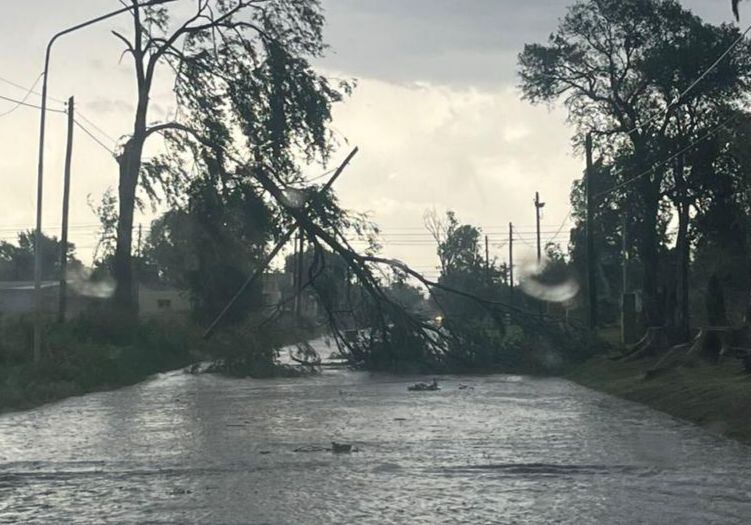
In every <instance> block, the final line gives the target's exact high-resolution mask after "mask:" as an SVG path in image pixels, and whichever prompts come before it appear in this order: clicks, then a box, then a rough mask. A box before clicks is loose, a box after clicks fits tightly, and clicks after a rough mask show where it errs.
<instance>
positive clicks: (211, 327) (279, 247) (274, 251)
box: [203, 147, 359, 339]
mask: <svg viewBox="0 0 751 525" xmlns="http://www.w3.org/2000/svg"><path fill="white" fill-rule="evenodd" d="M358 151H359V148H357V147H356V148H355V149H353V150H352V152H351V153H350V154H349V155H347V158H346V159H344V162H342V164H341V165H340V166H339V167H338V168H337V169H336V171H335V172H334V174H333V175H332V176H331V178H330V179H329V181H328V182H327V183H326V184H324V185H323V187H322V188H321V189H320V190H319V193H318V194H319V195H321V193H323V192H326V191H328V190H329V189H330V188H331V186H333V185H334V182H336V179H338V178H339V175H341V174H342V172H343V171H344V168H346V167H347V165H348V164H349V162H350V161H351V160H352V159H353V158H354V156H355V155H357V152H358ZM294 234H295V228H290V229H289V230H287V233H285V234H284V235H283V236H282V238H281V239H279V241H278V242H277V243H276V246H274V248H273V249H272V250H271V252H269V254H268V255H267V256H266V258H265V259H264V260H263V261H262V262H261V264H260V265H259V266H258V268H257V269H256V270H255V271H254V272H253V273H251V274H250V277H248V279H247V280H246V281H245V282H244V283H243V285H242V286H241V287H240V289H239V290H237V292H236V293H235V295H233V296H232V299H230V301H229V302H228V303H227V305H226V306H225V307H224V308H223V309H222V311H221V312H219V315H218V316H217V317H216V319H214V321H212V323H211V324H210V325H209V327H208V328H207V329H206V332H204V334H203V338H204V339H208V338H209V337H211V334H213V333H214V330H216V327H217V326H219V323H220V322H221V321H222V319H223V318H224V316H225V315H227V312H229V311H230V310H231V309H232V307H233V306H234V305H235V303H237V301H238V299H240V297H242V296H243V294H244V293H245V291H246V290H247V289H248V288H249V287H250V285H251V284H253V283H254V282H256V281H257V280H258V279H259V278H260V277H261V275H262V273H263V272H264V271H265V270H266V268H267V267H268V265H269V264H271V261H273V260H274V257H276V256H277V255H278V254H279V252H280V251H281V250H282V248H284V246H285V245H286V244H287V243H288V242H289V240H290V239H291V238H292V237H293V236H294Z"/></svg>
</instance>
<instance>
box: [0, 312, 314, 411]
mask: <svg viewBox="0 0 751 525" xmlns="http://www.w3.org/2000/svg"><path fill="white" fill-rule="evenodd" d="M31 333H32V325H31V322H30V319H23V318H22V319H16V320H13V321H8V320H6V321H4V322H2V323H0V412H2V411H4V410H21V409H27V408H32V407H35V406H38V405H41V404H44V403H48V402H51V401H55V400H59V399H63V398H65V397H70V396H75V395H81V394H85V393H88V392H94V391H98V390H109V389H114V388H119V387H122V386H127V385H131V384H135V383H138V382H140V381H143V380H144V379H146V378H148V377H149V376H151V375H154V374H157V373H160V372H165V371H168V370H175V369H179V368H184V367H187V366H189V365H191V364H193V363H196V362H198V361H205V360H214V361H215V362H216V363H217V365H216V366H215V367H213V369H212V370H211V371H213V372H217V373H222V374H225V375H230V376H234V377H255V378H266V377H279V376H292V375H300V373H299V371H298V370H296V369H293V368H292V367H285V366H281V365H278V364H277V363H276V362H275V360H274V356H275V349H276V348H279V347H281V346H284V345H285V344H290V343H293V342H297V341H301V340H305V339H307V337H308V336H309V335H310V334H309V333H308V332H305V331H303V330H284V331H281V330H275V329H268V330H265V331H258V330H252V329H249V328H247V327H245V328H244V327H234V328H231V329H222V330H220V331H219V332H218V333H217V336H216V337H214V338H213V339H211V341H210V342H205V341H203V339H202V337H201V335H202V330H201V329H200V328H199V327H197V326H195V325H192V324H190V323H187V322H178V321H160V320H149V321H136V320H134V321H131V322H124V321H122V319H121V318H119V317H115V316H112V315H110V314H107V313H98V314H94V315H88V316H84V317H81V318H78V319H74V320H72V321H70V322H68V323H67V324H65V325H61V324H50V325H48V326H47V329H46V333H45V337H44V341H45V344H44V348H43V356H42V359H41V360H40V361H39V362H38V363H35V362H33V361H32V359H31V355H32V352H31V341H32V338H31Z"/></svg>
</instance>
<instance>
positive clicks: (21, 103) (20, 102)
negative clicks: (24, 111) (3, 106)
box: [0, 75, 42, 117]
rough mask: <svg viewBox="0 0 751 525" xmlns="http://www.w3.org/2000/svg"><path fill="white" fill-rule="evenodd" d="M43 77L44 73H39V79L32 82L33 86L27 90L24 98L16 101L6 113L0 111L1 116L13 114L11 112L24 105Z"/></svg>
mask: <svg viewBox="0 0 751 525" xmlns="http://www.w3.org/2000/svg"><path fill="white" fill-rule="evenodd" d="M41 78H42V75H39V76H38V77H37V79H36V80H35V81H34V84H32V86H31V87H30V88H29V89H28V90H27V91H26V94H25V95H24V96H23V98H22V99H21V100H20V101H18V102H17V103H16V105H15V106H13V107H12V108H10V109H9V110H8V111H6V112H4V113H0V117H4V116H6V115H10V114H11V113H13V112H14V111H15V110H17V109H18V108H20V107H21V106H22V105H24V104H25V103H26V100H27V99H28V98H29V96H30V95H31V93H32V91H34V88H35V87H36V85H37V84H38V83H39V80H40V79H41Z"/></svg>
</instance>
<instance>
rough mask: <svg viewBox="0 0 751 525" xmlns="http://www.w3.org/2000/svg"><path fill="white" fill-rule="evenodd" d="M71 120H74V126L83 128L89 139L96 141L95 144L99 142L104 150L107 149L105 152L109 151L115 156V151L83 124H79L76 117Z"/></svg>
mask: <svg viewBox="0 0 751 525" xmlns="http://www.w3.org/2000/svg"><path fill="white" fill-rule="evenodd" d="M73 122H75V123H76V126H78V127H79V128H81V129H82V130H83V132H84V133H86V134H87V135H88V136H89V137H90V138H91V140H93V141H94V142H96V143H97V144H99V145H100V146H101V147H102V148H104V149H105V150H107V152H108V153H110V154H111V155H112V156H113V157H116V156H117V155H116V154H115V152H114V151H113V150H111V149H110V147H109V146H107V145H106V144H105V143H104V142H102V141H101V140H99V139H98V138H97V137H96V135H94V134H93V133H92V132H91V131H89V130H88V129H87V128H86V127H85V126H84V125H83V124H81V123H80V122H78V120H77V119H76V120H74V121H73Z"/></svg>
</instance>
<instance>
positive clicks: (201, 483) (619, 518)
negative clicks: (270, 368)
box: [0, 370, 751, 524]
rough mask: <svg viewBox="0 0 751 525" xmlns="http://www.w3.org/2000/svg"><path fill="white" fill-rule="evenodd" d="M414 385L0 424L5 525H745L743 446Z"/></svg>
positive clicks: (511, 385) (514, 398)
mask: <svg viewBox="0 0 751 525" xmlns="http://www.w3.org/2000/svg"><path fill="white" fill-rule="evenodd" d="M417 379H422V380H424V379H428V378H396V377H393V376H385V375H371V374H367V373H356V372H349V371H344V370H339V371H326V372H325V373H324V374H323V375H321V376H318V377H313V378H306V379H285V380H268V381H257V380H231V379H225V378H221V377H217V376H211V375H199V376H192V375H188V374H184V373H181V372H173V373H169V374H164V375H161V376H159V377H156V378H154V379H152V380H150V381H147V382H144V383H142V384H139V385H136V386H134V387H130V388H125V389H122V390H118V391H114V392H103V393H96V394H91V395H87V396H84V397H79V398H73V399H68V400H66V401H63V402H60V403H56V404H52V405H48V406H45V407H41V408H38V409H36V410H32V411H28V412H23V413H14V414H6V415H3V416H0V523H207V524H230V523H232V524H235V523H295V524H297V523H348V524H349V523H410V524H413V523H472V524H476V523H524V524H526V523H571V524H580V523H593V524H594V523H596V524H603V523H681V524H691V523H696V524H705V523H722V524H727V523H751V454H750V453H749V452H751V449H749V448H748V447H745V446H742V445H739V444H737V443H735V442H732V441H729V440H726V439H722V438H719V437H716V436H713V435H710V434H709V433H706V432H705V431H702V430H700V429H698V428H695V427H693V426H691V425H688V424H686V423H683V422H681V421H677V420H675V419H673V418H670V417H668V416H666V415H664V414H661V413H658V412H655V411H652V410H649V409H647V408H645V407H642V406H639V405H636V404H632V403H628V402H625V401H621V400H618V399H614V398H611V397H608V396H605V395H603V394H600V393H596V392H593V391H590V390H587V389H585V388H582V387H579V386H577V385H574V384H572V383H570V382H568V381H565V380H561V379H532V378H527V377H513V376H503V375H497V376H489V377H461V378H460V377H453V378H445V379H443V380H442V381H441V386H442V390H441V391H439V392H424V393H420V392H409V393H408V392H407V385H409V384H410V383H411V382H414V381H415V380H417ZM460 385H464V386H466V387H467V388H460ZM331 441H338V442H346V443H352V444H353V445H354V446H355V447H356V448H357V449H358V450H357V451H355V452H352V453H350V454H334V453H332V452H331V451H328V450H325V449H326V448H327V447H330V443H331Z"/></svg>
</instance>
